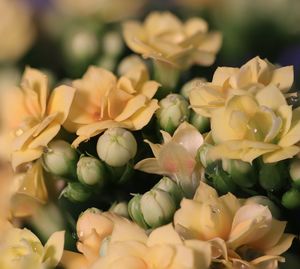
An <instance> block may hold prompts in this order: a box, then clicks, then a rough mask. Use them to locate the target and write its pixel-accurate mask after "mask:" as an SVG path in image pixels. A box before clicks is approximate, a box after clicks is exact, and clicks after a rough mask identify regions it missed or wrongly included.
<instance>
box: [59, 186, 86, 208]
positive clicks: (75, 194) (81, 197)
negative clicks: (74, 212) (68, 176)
mask: <svg viewBox="0 0 300 269" xmlns="http://www.w3.org/2000/svg"><path fill="white" fill-rule="evenodd" d="M91 195H92V191H91V190H90V189H88V188H87V187H85V186H83V185H82V184H81V183H79V182H69V183H68V185H67V187H65V188H64V189H63V191H62V193H61V196H64V197H66V198H67V199H69V200H70V201H71V202H73V203H82V202H85V201H87V200H88V199H89V198H90V197H91Z"/></svg>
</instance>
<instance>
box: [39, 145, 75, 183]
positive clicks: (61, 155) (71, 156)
mask: <svg viewBox="0 0 300 269" xmlns="http://www.w3.org/2000/svg"><path fill="white" fill-rule="evenodd" d="M42 160H43V167H44V169H45V170H46V171H47V172H50V173H51V174H53V175H56V176H61V177H67V178H68V177H72V178H75V177H76V164H77V161H78V154H77V152H76V150H75V149H74V148H72V147H71V145H70V144H69V143H67V142H66V141H64V140H54V141H52V142H50V143H49V145H48V148H47V152H45V153H44V154H43V156H42Z"/></svg>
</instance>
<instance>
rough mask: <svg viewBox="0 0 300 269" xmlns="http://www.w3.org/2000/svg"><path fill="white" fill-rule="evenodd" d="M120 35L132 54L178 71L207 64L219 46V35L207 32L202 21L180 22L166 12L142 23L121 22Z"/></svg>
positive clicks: (148, 17)
mask: <svg viewBox="0 0 300 269" xmlns="http://www.w3.org/2000/svg"><path fill="white" fill-rule="evenodd" d="M123 35H124V38H125V42H126V44H127V45H128V46H129V47H130V48H131V49H132V50H133V51H134V52H135V53H140V54H142V55H143V57H146V58H149V57H150V58H153V59H155V60H157V61H159V62H163V63H167V64H170V65H172V66H173V67H176V68H179V69H187V68H189V67H190V66H191V65H192V64H199V65H204V66H209V65H211V64H212V63H213V62H214V60H215V55H216V53H217V51H218V50H219V48H220V46H221V34H220V33H218V32H208V25H207V23H206V22H205V21H204V20H202V19H200V18H191V19H189V20H188V21H186V22H185V23H182V22H181V21H180V20H179V19H178V18H177V17H176V16H175V15H173V14H171V13H169V12H161V13H160V12H152V13H151V14H149V15H148V16H147V18H146V19H145V22H144V23H143V24H142V23H140V22H138V21H128V22H125V23H124V25H123Z"/></svg>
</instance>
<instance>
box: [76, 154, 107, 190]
mask: <svg viewBox="0 0 300 269" xmlns="http://www.w3.org/2000/svg"><path fill="white" fill-rule="evenodd" d="M105 170H106V168H105V165H104V164H103V163H102V162H101V161H100V160H98V159H96V158H94V157H86V156H84V157H81V158H80V160H79V162H78V163H77V177H78V180H79V181H80V182H81V183H83V184H86V185H90V186H93V185H97V186H98V187H103V185H104V184H105V181H106V176H107V175H106V171H105Z"/></svg>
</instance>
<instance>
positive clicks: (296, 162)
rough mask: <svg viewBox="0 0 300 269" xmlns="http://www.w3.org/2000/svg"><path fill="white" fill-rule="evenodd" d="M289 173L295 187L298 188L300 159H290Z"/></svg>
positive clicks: (299, 184) (299, 186)
mask: <svg viewBox="0 0 300 269" xmlns="http://www.w3.org/2000/svg"><path fill="white" fill-rule="evenodd" d="M289 173H290V176H291V179H292V181H293V182H294V184H295V186H296V187H298V188H300V159H296V158H295V159H292V161H291V162H290V166H289Z"/></svg>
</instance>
